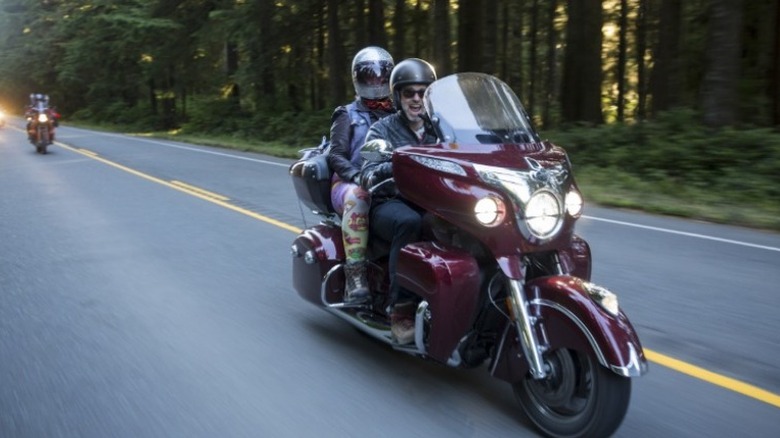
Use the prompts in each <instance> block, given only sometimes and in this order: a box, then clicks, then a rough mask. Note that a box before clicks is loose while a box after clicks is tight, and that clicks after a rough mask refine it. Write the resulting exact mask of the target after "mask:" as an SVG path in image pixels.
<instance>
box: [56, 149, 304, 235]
mask: <svg viewBox="0 0 780 438" xmlns="http://www.w3.org/2000/svg"><path fill="white" fill-rule="evenodd" d="M56 144H57V146H60V147H62V148H65V149H68V150H70V151H73V152H76V153H78V154H82V155H85V156H87V157H90V158H92V159H94V160H97V161H100V162H101V163H104V164H108V165H109V166H112V167H115V168H117V169H120V170H123V171H125V172H128V173H130V174H132V175H135V176H138V177H141V178H143V179H145V180H148V181H152V182H155V183H157V184H162V185H164V186H166V187H170V188H172V189H175V190H178V191H180V192H184V193H187V194H190V195H192V196H195V197H196V198H200V199H203V200H205V201H209V202H211V203H214V204H217V205H219V206H221V207H224V208H227V209H229V210H233V211H235V212H238V213H241V214H243V215H246V216H249V217H252V218H255V219H257V220H260V221H263V222H266V223H269V224H271V225H275V226H277V227H279V228H283V229H285V230H288V231H292V232H293V233H300V232H301V229H300V228H298V227H294V226H292V225H288V224H286V223H284V222H281V221H278V220H276V219H273V218H270V217H267V216H263V215H261V214H258V213H255V212H253V211H250V210H247V209H245V208H241V207H238V206H235V205H233V204H230V203H228V202H226V201H222V200H220V199H216V198H212V197H209V196H206V195H204V194H203V193H200V192H199V191H195V190H191V189H189V188H187V187H183V186H179V185H176V184H173V183H170V182H168V181H165V180H164V179H160V178H156V177H154V176H151V175H147V174H145V173H143V172H139V171H137V170H135V169H131V168H129V167H127V166H123V165H121V164H119V163H115V162H113V161H111V160H107V159H105V158H103V157H101V156H99V155H97V154H96V153H94V152H92V151H89V150H87V149H82V148H78V149H77V148H73V147H70V146H68V145H66V144H63V143H59V142H56Z"/></svg>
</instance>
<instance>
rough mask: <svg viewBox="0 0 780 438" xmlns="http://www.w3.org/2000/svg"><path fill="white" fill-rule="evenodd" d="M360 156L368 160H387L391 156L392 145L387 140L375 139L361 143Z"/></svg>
mask: <svg viewBox="0 0 780 438" xmlns="http://www.w3.org/2000/svg"><path fill="white" fill-rule="evenodd" d="M360 156H361V157H362V158H363V159H364V160H366V161H370V162H374V163H376V162H381V161H388V160H389V159H390V158H392V157H393V145H391V144H390V142H389V141H387V140H381V139H375V140H371V141H369V142H368V143H366V144H364V145H363V148H361V149H360Z"/></svg>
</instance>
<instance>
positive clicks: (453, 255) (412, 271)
mask: <svg viewBox="0 0 780 438" xmlns="http://www.w3.org/2000/svg"><path fill="white" fill-rule="evenodd" d="M397 272H398V273H397V275H398V282H399V284H400V286H401V287H403V288H406V289H408V290H410V291H412V292H414V293H415V294H417V295H418V296H420V297H421V298H422V299H423V300H425V301H427V302H428V310H429V311H430V315H431V324H430V333H429V337H428V354H429V356H431V357H432V358H434V359H436V360H438V361H440V362H447V360H448V359H449V358H450V357H451V356H452V353H453V351H454V350H455V348H456V347H457V345H458V342H459V341H460V339H461V338H462V337H463V336H464V335H465V334H466V332H467V331H468V330H469V328H470V327H471V324H472V323H473V321H472V317H473V315H474V314H475V313H476V312H475V309H476V307H477V302H478V299H479V293H478V291H479V288H480V268H479V266H478V264H477V260H476V259H475V258H474V257H473V256H472V255H471V254H469V252H468V251H465V250H463V249H459V248H455V247H452V246H449V245H443V244H440V243H434V242H418V243H412V244H409V245H406V246H405V247H404V248H403V249H402V250H401V253H400V255H399V257H398V270H397Z"/></svg>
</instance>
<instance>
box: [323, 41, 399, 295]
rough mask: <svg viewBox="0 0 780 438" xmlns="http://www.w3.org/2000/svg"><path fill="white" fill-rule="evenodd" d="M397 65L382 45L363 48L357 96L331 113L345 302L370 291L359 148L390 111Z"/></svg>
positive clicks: (356, 69) (356, 64)
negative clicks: (394, 68)
mask: <svg viewBox="0 0 780 438" xmlns="http://www.w3.org/2000/svg"><path fill="white" fill-rule="evenodd" d="M393 65H394V63H393V57H392V56H390V54H389V53H388V52H387V51H386V50H385V49H383V48H381V47H376V46H369V47H366V48H364V49H362V50H360V51H359V52H358V53H357V54H356V55H355V58H354V59H353V60H352V83H353V84H354V86H355V93H356V94H357V97H356V99H355V100H354V101H352V102H351V103H349V104H348V105H342V106H339V107H338V108H336V110H335V111H334V113H333V117H332V120H333V123H332V125H331V128H330V140H331V149H330V153H329V154H328V165H329V166H330V168H331V169H332V170H333V172H334V174H333V180H332V185H331V192H330V193H331V203H332V204H333V207H334V209H335V210H336V211H337V212H338V213H339V214H341V217H342V221H341V231H342V235H343V240H344V252H345V253H346V263H345V265H344V276H345V277H346V283H347V285H346V291H345V296H344V301H345V302H347V303H357V302H361V301H363V300H365V299H366V298H368V295H369V288H368V280H367V275H366V272H367V262H366V246H367V245H368V223H367V222H368V209H369V205H370V201H371V199H370V196H369V194H368V192H366V191H365V190H363V188H362V187H360V186H359V185H358V184H357V183H356V178H357V177H358V175H359V174H360V164H361V162H362V161H361V158H360V154H359V153H358V152H359V149H360V147H361V146H363V143H364V141H365V138H366V133H367V132H368V128H369V126H371V124H373V123H374V122H376V121H377V120H379V119H381V118H383V117H385V116H388V115H390V113H391V111H392V108H393V104H392V101H391V100H390V86H389V85H388V81H389V78H390V71H391V70H392V69H393Z"/></svg>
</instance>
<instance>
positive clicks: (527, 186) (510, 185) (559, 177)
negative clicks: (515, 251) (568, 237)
mask: <svg viewBox="0 0 780 438" xmlns="http://www.w3.org/2000/svg"><path fill="white" fill-rule="evenodd" d="M531 162H533V163H534V166H532V168H531V169H530V170H514V169H506V168H502V167H494V166H485V165H481V164H474V170H475V171H476V172H477V174H478V175H479V177H480V178H481V179H482V180H483V181H484V182H486V183H488V184H490V185H492V186H495V187H498V188H500V189H501V190H502V192H504V193H506V194H507V195H508V196H509V197H510V198H511V199H512V201H513V202H514V203H515V204H516V206H517V207H518V208H517V210H516V219H517V223H518V227H519V229H520V232H521V233H522V234H523V236H524V237H525V238H526V239H537V240H540V241H542V242H544V241H548V240H551V239H553V238H555V236H556V235H557V234H558V233H559V232H560V230H561V229H562V228H563V223H564V219H565V215H566V205H565V203H564V198H565V196H564V186H565V184H566V182H567V181H568V179H567V178H566V171H565V170H564V169H563V168H555V169H553V170H548V169H544V168H543V167H541V165H539V164H538V163H537V162H535V161H533V160H531Z"/></svg>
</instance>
